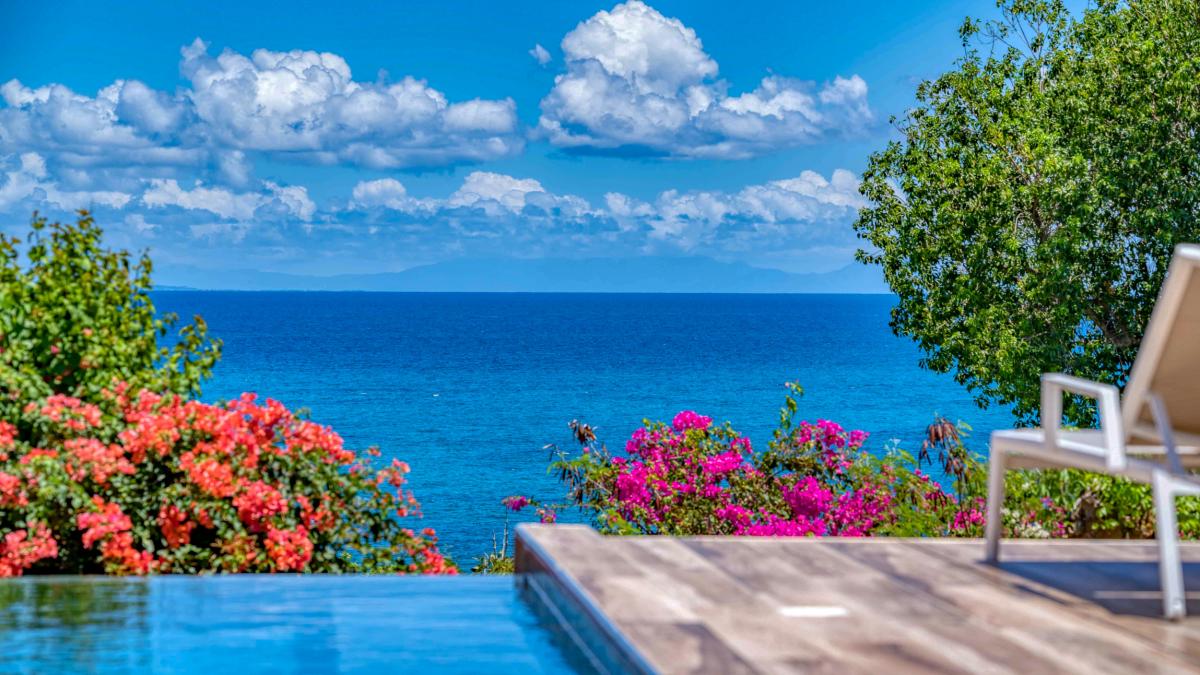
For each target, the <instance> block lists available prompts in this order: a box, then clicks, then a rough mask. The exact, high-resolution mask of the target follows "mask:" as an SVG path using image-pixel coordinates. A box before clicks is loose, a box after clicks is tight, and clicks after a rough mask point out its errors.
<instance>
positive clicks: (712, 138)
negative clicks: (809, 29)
mask: <svg viewBox="0 0 1200 675" xmlns="http://www.w3.org/2000/svg"><path fill="white" fill-rule="evenodd" d="M562 49H563V54H564V57H565V60H566V72H564V73H562V74H560V75H559V76H557V77H556V78H555V83H554V88H553V89H552V90H551V91H550V93H549V94H548V95H547V96H546V97H545V98H544V99H543V100H542V102H541V109H542V114H541V117H540V118H539V120H538V132H539V133H540V134H541V135H543V136H544V137H546V138H547V139H549V140H550V142H551V143H553V144H555V145H558V146H561V147H565V148H573V149H576V150H578V151H589V152H609V153H617V154H628V153H636V154H647V155H663V156H672V157H684V158H695V157H715V158H744V157H750V156H754V155H758V154H762V153H765V152H768V151H771V150H773V149H778V148H780V147H786V146H792V145H799V144H803V143H809V142H813V141H816V140H819V139H821V138H825V137H828V136H830V135H832V134H841V133H848V132H853V131H856V130H858V129H860V128H862V127H863V126H864V125H866V124H868V123H869V122H870V121H871V119H872V114H871V110H870V107H869V106H868V104H867V85H866V82H864V81H863V80H862V78H860V77H859V76H857V75H851V76H850V77H848V78H844V77H837V78H835V79H834V80H833V81H832V82H828V83H826V84H824V85H823V86H820V87H817V85H815V84H814V83H811V82H805V81H801V80H797V79H793V78H787V77H782V76H777V75H770V76H768V77H765V78H763V80H762V81H761V82H760V83H759V85H758V86H757V87H756V88H755V89H754V90H753V91H749V92H745V93H742V94H740V95H738V96H730V95H729V94H728V88H729V86H728V83H726V82H724V81H721V80H717V79H715V78H716V77H717V72H718V66H717V62H716V61H715V60H713V58H712V57H711V56H709V55H708V54H707V53H706V52H705V51H704V47H703V44H702V43H701V41H700V38H699V37H698V36H697V35H696V32H695V31H694V30H692V29H691V28H689V27H687V26H685V25H684V24H683V23H682V22H681V21H679V20H678V19H675V18H668V17H665V16H663V15H662V14H660V13H659V12H658V11H656V10H655V9H654V8H652V7H650V6H649V5H646V4H645V3H643V2H641V1H640V0H630V1H629V2H626V3H624V4H620V5H617V6H616V7H614V8H613V9H612V10H611V11H601V12H598V13H597V14H596V15H594V16H592V17H591V18H589V19H587V20H586V21H584V22H582V23H580V24H579V25H578V26H577V27H576V28H575V29H574V30H572V31H571V32H570V33H568V34H567V35H566V37H564V38H563V41H562Z"/></svg>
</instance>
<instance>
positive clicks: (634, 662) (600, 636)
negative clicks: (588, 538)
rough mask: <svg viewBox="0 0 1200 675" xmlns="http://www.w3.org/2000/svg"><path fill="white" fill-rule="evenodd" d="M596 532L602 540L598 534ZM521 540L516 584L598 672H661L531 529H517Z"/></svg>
mask: <svg viewBox="0 0 1200 675" xmlns="http://www.w3.org/2000/svg"><path fill="white" fill-rule="evenodd" d="M591 534H592V535H594V536H596V537H599V536H600V535H599V534H598V533H596V532H595V531H592V532H591ZM515 539H516V551H515V562H516V565H515V575H514V581H515V583H516V585H517V586H518V587H520V588H523V589H526V590H528V591H529V592H530V593H531V595H532V596H533V598H532V600H533V601H534V602H537V603H538V604H539V606H540V608H541V609H543V610H544V611H545V612H546V613H548V614H549V615H550V616H551V617H552V619H553V620H554V621H555V623H557V624H558V627H559V628H560V629H562V631H563V632H564V633H565V634H566V635H567V637H568V638H569V639H570V641H571V643H572V644H573V646H574V647H575V648H576V649H577V650H578V651H579V652H580V654H581V655H582V656H583V657H584V659H586V660H587V661H588V663H589V664H590V665H591V666H592V667H593V668H595V669H596V671H598V672H600V673H639V674H645V675H650V674H652V673H656V672H658V671H657V670H655V669H654V667H652V666H651V665H650V662H649V661H648V660H647V659H646V657H645V656H644V655H643V654H642V653H641V652H640V651H639V650H638V649H637V648H636V647H635V646H634V645H633V643H632V642H630V641H629V639H628V638H627V637H626V636H625V634H624V633H623V632H621V629H619V628H618V627H617V626H616V625H615V624H614V623H613V622H612V621H611V620H610V619H609V618H608V617H607V616H606V615H605V614H604V612H603V611H602V610H601V609H600V605H599V603H597V602H596V599H595V598H593V597H592V595H591V594H590V593H589V592H588V591H587V590H585V589H584V588H583V586H582V585H581V584H580V583H579V581H578V580H577V579H576V578H575V577H574V576H573V575H572V574H571V573H570V572H568V571H567V570H566V569H564V568H563V567H562V566H561V565H559V564H558V563H557V562H555V560H554V557H553V556H552V555H550V554H549V553H548V552H547V551H546V549H545V548H544V547H543V546H542V545H541V544H540V543H538V541H537V539H536V538H535V537H533V536H532V535H531V534H530V531H529V529H528V526H527V525H525V524H521V525H518V526H517V528H516V537H515ZM568 615H570V616H568Z"/></svg>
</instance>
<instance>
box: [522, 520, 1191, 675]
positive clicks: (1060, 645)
mask: <svg viewBox="0 0 1200 675" xmlns="http://www.w3.org/2000/svg"><path fill="white" fill-rule="evenodd" d="M518 538H519V539H526V540H529V541H536V542H537V544H538V546H539V547H540V549H541V550H543V551H545V552H547V553H548V554H549V555H551V556H552V557H553V558H554V565H553V567H554V568H555V569H556V570H557V572H556V573H557V574H561V575H563V576H565V577H570V579H571V580H572V581H573V583H577V584H578V586H579V587H580V588H581V589H583V592H584V593H585V594H586V595H587V597H588V598H590V601H591V602H594V603H595V606H596V607H597V608H598V610H599V611H600V612H602V613H603V614H604V615H605V616H606V617H607V619H608V620H609V621H611V624H612V626H614V627H615V630H618V631H619V632H620V633H621V634H622V635H623V636H624V638H625V641H626V642H627V644H628V646H629V649H631V650H635V651H636V652H637V653H638V654H639V656H640V658H643V659H644V662H645V663H647V664H649V666H650V667H651V668H652V669H653V670H656V671H659V672H679V673H693V672H781V673H783V672H825V671H828V672H839V673H842V672H889V673H893V672H922V673H930V672H934V673H957V672H1011V673H1028V672H1047V671H1056V672H1079V673H1102V672H1113V673H1119V672H1200V618H1195V617H1192V618H1188V619H1187V620H1185V621H1182V622H1174V623H1172V622H1167V621H1164V620H1162V619H1161V618H1158V617H1157V616H1156V615H1154V614H1155V613H1154V612H1150V614H1151V616H1147V611H1146V608H1147V607H1148V606H1151V605H1152V606H1154V607H1157V602H1158V596H1157V595H1156V593H1157V570H1156V567H1155V566H1154V561H1155V560H1156V557H1155V556H1156V549H1155V548H1154V545H1153V542H1149V543H1147V542H1104V541H1069V542H1061V541H1055V542H1030V541H1022V542H1005V544H1004V548H1003V549H1002V555H1003V556H1004V557H1005V559H1006V560H1008V562H1005V563H1002V564H1001V565H1000V566H998V567H997V566H992V565H987V564H984V563H983V562H982V561H981V560H980V559H981V557H982V553H983V542H981V541H978V540H936V539H929V540H911V539H910V540H905V539H832V538H831V539H820V540H818V539H785V538H779V539H768V538H761V539H759V538H723V537H694V538H669V537H600V536H598V535H596V534H595V533H594V532H592V531H590V530H589V529H587V528H584V527H581V526H564V525H557V526H552V527H549V526H522V527H521V528H519V530H518ZM1184 558H1185V560H1187V561H1189V564H1188V565H1187V567H1186V569H1187V573H1186V581H1187V584H1188V585H1189V587H1190V588H1193V589H1196V590H1197V591H1200V545H1185V546H1184ZM521 573H523V570H522V569H521V562H520V560H518V574H521ZM1195 597H1196V599H1197V600H1200V593H1196V594H1195ZM1191 604H1193V605H1195V604H1200V603H1191ZM1192 610H1193V611H1194V612H1196V611H1197V610H1200V607H1192Z"/></svg>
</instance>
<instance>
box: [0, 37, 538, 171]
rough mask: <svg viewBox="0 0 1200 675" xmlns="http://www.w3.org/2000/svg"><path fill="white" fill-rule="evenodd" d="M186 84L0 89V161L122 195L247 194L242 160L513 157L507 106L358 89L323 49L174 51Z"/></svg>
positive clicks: (435, 161) (387, 86)
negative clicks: (155, 185)
mask: <svg viewBox="0 0 1200 675" xmlns="http://www.w3.org/2000/svg"><path fill="white" fill-rule="evenodd" d="M180 69H181V72H182V73H183V74H184V76H185V77H186V78H187V80H188V82H189V84H190V87H185V88H181V89H180V90H178V91H177V92H174V93H169V92H163V91H158V90H155V89H153V88H151V87H149V86H147V85H146V84H144V83H142V82H139V81H137V80H117V81H115V82H113V83H112V84H111V85H109V86H106V87H104V88H102V89H101V90H100V91H98V92H97V93H96V94H95V95H94V96H88V95H84V94H79V93H76V92H74V91H72V90H70V89H69V88H67V87H65V86H63V85H60V84H50V85H46V86H42V87H36V88H31V87H28V86H26V85H24V84H22V83H21V82H19V81H17V80H9V81H8V82H6V83H4V84H2V85H0V99H2V100H3V103H4V105H3V106H0V154H5V155H15V154H21V153H29V152H33V153H37V154H38V155H39V156H40V157H42V158H43V160H44V161H45V162H46V164H47V165H48V166H49V171H50V172H51V173H53V174H55V175H58V176H63V175H65V174H66V172H68V171H82V172H86V173H87V174H88V175H89V177H90V180H92V181H104V180H107V181H109V182H110V185H109V186H108V187H116V186H117V185H118V184H120V186H121V187H122V188H124V189H127V188H129V186H130V184H131V183H134V184H136V183H138V182H140V181H141V180H143V179H149V178H155V179H162V180H170V179H182V178H195V177H201V178H204V179H206V180H217V181H220V182H222V183H225V184H228V185H232V186H234V187H239V188H245V187H248V186H250V185H251V184H252V183H253V179H252V167H253V161H254V158H255V157H257V156H267V157H270V158H273V159H277V160H284V161H287V160H291V159H294V160H298V161H302V162H309V163H322V164H334V163H340V164H350V165H358V166H367V167H372V168H383V169H400V168H408V167H434V166H447V165H453V164H459V163H465V162H481V161H487V160H493V159H497V158H501V157H507V156H510V155H513V154H516V153H518V152H520V150H521V149H522V147H523V143H524V141H523V133H522V131H521V130H520V128H519V124H518V122H517V117H516V109H515V108H516V106H515V104H514V103H513V101H512V100H511V99H503V100H484V99H472V100H465V101H457V102H454V101H449V100H448V99H447V98H446V96H445V95H444V94H442V93H441V92H440V91H438V90H436V89H434V88H432V87H431V86H429V85H428V84H427V83H426V82H425V81H423V80H420V79H416V78H414V77H405V78H403V79H401V80H400V81H398V82H386V81H383V80H380V81H375V82H359V81H356V80H354V79H353V76H352V73H351V70H350V66H349V65H348V64H347V63H346V61H345V60H344V59H343V58H342V57H340V56H338V55H336V54H330V53H327V52H314V51H299V50H295V51H290V52H274V51H269V50H265V49H260V50H256V51H254V52H253V53H251V54H250V55H249V56H245V55H242V54H239V53H237V52H233V51H230V50H225V51H223V52H221V53H220V54H219V55H217V56H212V55H210V54H209V50H208V45H207V44H205V43H204V42H202V41H200V40H199V39H197V40H196V41H195V42H193V43H192V44H191V45H188V46H186V47H184V48H183V49H182V62H181V64H180Z"/></svg>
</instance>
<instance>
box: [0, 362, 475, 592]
mask: <svg viewBox="0 0 1200 675" xmlns="http://www.w3.org/2000/svg"><path fill="white" fill-rule="evenodd" d="M101 398H102V400H101V402H100V403H99V404H93V403H85V402H83V401H81V400H79V399H76V398H72V397H68V396H63V395H53V396H50V397H47V398H46V399H43V400H41V401H35V402H31V403H29V404H27V405H26V406H25V407H24V408H23V409H22V413H21V415H20V416H19V418H18V419H17V420H15V423H14V422H8V421H0V528H2V529H3V531H5V532H6V533H7V534H6V535H5V536H4V540H3V543H0V575H3V576H11V575H19V574H21V573H23V572H25V571H27V570H28V571H34V572H71V573H88V572H101V571H104V572H109V573H113V574H146V573H148V572H201V571H222V572H310V571H314V572H315V571H319V572H341V571H369V572H390V571H397V572H425V573H453V572H454V571H455V568H454V566H453V565H452V564H450V563H449V562H448V561H447V560H446V559H445V558H444V557H443V556H442V555H441V554H440V553H439V552H438V548H437V540H436V537H435V536H434V533H433V531H432V530H425V531H423V532H422V533H420V534H418V533H416V532H414V531H412V530H411V529H408V528H406V527H404V526H403V524H402V519H403V518H405V517H406V516H410V515H414V514H415V513H416V512H417V510H418V508H419V507H418V504H417V502H416V500H415V499H414V498H413V496H412V494H411V493H409V492H408V491H406V490H405V489H404V475H405V473H406V472H407V471H408V467H407V466H405V465H404V464H403V463H401V462H398V461H394V462H393V463H392V464H391V465H390V466H385V467H383V468H378V469H377V468H373V467H372V465H371V459H373V456H374V455H376V454H377V453H374V452H371V453H369V454H368V455H367V456H365V457H359V456H358V455H357V454H356V453H354V452H353V451H350V450H348V449H346V448H345V447H344V446H343V443H342V439H341V438H340V437H339V436H338V435H337V434H336V433H334V432H333V431H332V430H331V429H329V428H328V427H324V426H320V425H317V424H315V423H313V422H310V421H308V420H305V419H301V418H299V417H297V416H296V415H295V414H293V413H292V412H291V411H289V410H288V409H287V408H285V407H284V406H283V405H282V404H280V403H278V402H275V401H267V402H266V404H265V405H259V404H258V403H256V401H255V398H254V396H252V395H244V396H243V397H242V398H240V399H238V400H236V401H232V402H230V403H228V404H225V405H211V404H207V403H201V402H198V401H188V400H184V399H183V398H182V397H180V396H178V395H168V396H161V395H159V394H155V393H152V392H149V391H146V390H142V391H141V392H138V393H137V394H136V395H131V394H130V393H129V392H128V389H127V387H125V386H123V385H122V386H117V387H115V388H114V389H113V390H111V391H108V390H106V391H105V392H104V394H103V395H102V397H101ZM31 438H36V439H38V442H37V443H36V445H35V444H31V443H29V442H27V441H26V440H24V439H31Z"/></svg>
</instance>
